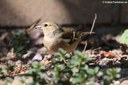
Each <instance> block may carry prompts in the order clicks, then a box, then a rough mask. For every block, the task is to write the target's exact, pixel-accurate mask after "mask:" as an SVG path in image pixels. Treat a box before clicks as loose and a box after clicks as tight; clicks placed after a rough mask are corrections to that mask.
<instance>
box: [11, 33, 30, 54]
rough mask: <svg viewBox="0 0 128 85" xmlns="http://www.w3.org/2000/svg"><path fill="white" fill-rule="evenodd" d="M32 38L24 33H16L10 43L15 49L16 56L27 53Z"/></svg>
mask: <svg viewBox="0 0 128 85" xmlns="http://www.w3.org/2000/svg"><path fill="white" fill-rule="evenodd" d="M29 42H30V38H29V37H27V36H26V35H24V34H22V33H16V34H15V35H14V37H13V38H12V39H11V40H10V41H9V45H10V46H12V47H13V48H14V51H15V53H16V54H21V53H24V52H26V50H27V49H26V48H27V45H28V43H29Z"/></svg>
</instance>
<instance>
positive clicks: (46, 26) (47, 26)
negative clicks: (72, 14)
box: [36, 22, 61, 35]
mask: <svg viewBox="0 0 128 85" xmlns="http://www.w3.org/2000/svg"><path fill="white" fill-rule="evenodd" d="M36 28H37V29H40V30H41V31H43V33H44V35H47V34H50V33H54V31H56V30H60V29H61V26H59V25H58V24H55V23H52V22H45V23H42V24H41V25H40V26H37V27H36Z"/></svg>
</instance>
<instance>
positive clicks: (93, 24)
mask: <svg viewBox="0 0 128 85" xmlns="http://www.w3.org/2000/svg"><path fill="white" fill-rule="evenodd" d="M96 19H97V14H96V13H95V17H94V20H93V23H92V27H91V30H90V35H91V34H92V31H93V29H94V26H95V22H96ZM87 45H88V44H87V41H86V42H85V46H84V49H83V53H84V52H85V50H86V48H87Z"/></svg>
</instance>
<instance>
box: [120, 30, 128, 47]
mask: <svg viewBox="0 0 128 85" xmlns="http://www.w3.org/2000/svg"><path fill="white" fill-rule="evenodd" d="M120 42H121V43H123V44H126V45H128V29H126V30H125V31H124V32H123V34H122V36H121V40H120Z"/></svg>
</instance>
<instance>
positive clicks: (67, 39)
mask: <svg viewBox="0 0 128 85" xmlns="http://www.w3.org/2000/svg"><path fill="white" fill-rule="evenodd" d="M36 28H37V29H40V30H41V31H42V32H43V35H44V37H43V44H44V46H45V47H46V48H47V50H48V52H49V53H50V54H54V53H55V52H57V51H58V49H59V48H62V49H63V50H65V51H66V52H68V53H70V52H74V51H75V49H76V48H77V46H78V44H79V42H80V41H81V36H80V35H83V34H80V33H77V36H79V37H77V38H75V36H76V34H75V33H74V32H73V31H71V32H65V31H64V29H63V28H62V26H60V25H58V24H56V23H53V22H44V23H42V24H41V25H38V26H37V27H36ZM87 34H89V33H87ZM68 35H72V36H68Z"/></svg>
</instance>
